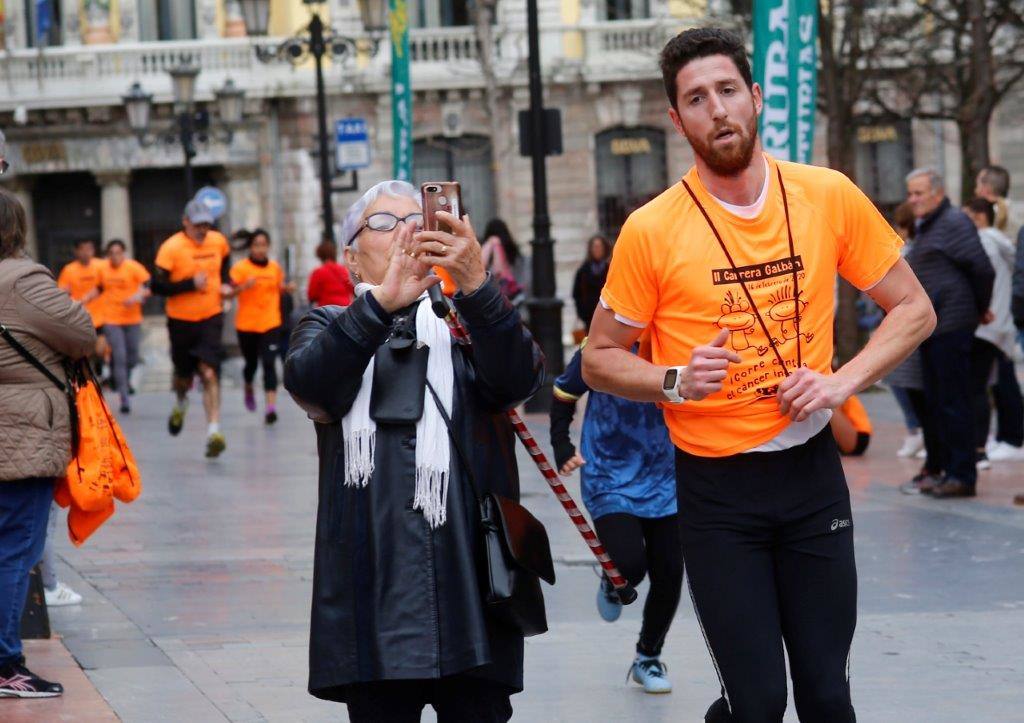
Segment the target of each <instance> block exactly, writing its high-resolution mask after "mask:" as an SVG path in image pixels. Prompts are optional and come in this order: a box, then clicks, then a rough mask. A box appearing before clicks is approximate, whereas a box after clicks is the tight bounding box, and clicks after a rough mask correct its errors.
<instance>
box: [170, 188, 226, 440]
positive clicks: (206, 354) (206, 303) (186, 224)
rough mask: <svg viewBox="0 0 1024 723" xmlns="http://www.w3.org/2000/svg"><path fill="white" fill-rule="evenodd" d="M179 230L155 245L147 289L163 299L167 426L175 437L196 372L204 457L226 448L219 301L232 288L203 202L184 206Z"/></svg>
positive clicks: (220, 238)
mask: <svg viewBox="0 0 1024 723" xmlns="http://www.w3.org/2000/svg"><path fill="white" fill-rule="evenodd" d="M181 222H182V230H181V231H179V232H178V233H176V234H174V235H173V236H171V237H170V238H169V239H167V240H166V241H164V242H163V243H162V244H161V245H160V250H159V251H158V252H157V255H156V269H155V273H154V275H153V291H154V292H155V293H157V294H160V295H162V296H166V297H167V307H166V311H167V330H168V332H169V334H170V339H171V361H172V362H173V364H174V392H175V394H176V395H177V400H176V402H175V404H174V409H173V410H172V411H171V416H170V419H169V420H168V422H167V428H168V430H169V431H170V433H171V435H172V436H177V434H178V433H179V432H181V428H182V426H183V425H184V423H185V413H186V411H187V410H188V390H189V388H190V387H191V386H192V379H193V377H195V375H196V374H198V375H199V378H200V379H201V380H202V383H203V407H204V408H205V410H206V421H207V425H208V429H207V438H206V456H207V457H210V458H213V457H217V456H218V455H219V454H220V453H221V452H223V451H224V449H225V448H226V446H227V445H226V442H225V440H224V435H223V434H222V433H221V431H220V379H219V377H220V363H221V359H222V358H223V348H222V344H221V333H222V331H223V329H224V309H223V299H224V297H227V296H231V295H232V294H233V290H232V287H231V284H230V279H229V278H228V271H229V267H230V253H231V249H230V247H229V246H228V241H227V239H226V238H225V237H224V235H223V234H221V233H220V232H219V231H215V230H213V223H214V216H213V214H212V213H211V212H210V209H209V208H208V207H207V206H206V204H204V203H202V202H201V201H197V200H195V199H193V200H192V201H189V203H188V205H187V206H185V213H184V215H183V218H182V220H181Z"/></svg>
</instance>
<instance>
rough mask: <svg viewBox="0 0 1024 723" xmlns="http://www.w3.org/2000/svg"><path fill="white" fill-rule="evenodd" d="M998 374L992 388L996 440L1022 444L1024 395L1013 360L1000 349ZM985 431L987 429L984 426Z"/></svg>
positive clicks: (997, 357)
mask: <svg viewBox="0 0 1024 723" xmlns="http://www.w3.org/2000/svg"><path fill="white" fill-rule="evenodd" d="M996 368H997V370H998V376H997V379H996V385H995V387H993V389H992V393H993V396H994V398H995V404H996V440H997V441H999V442H1006V443H1007V444H1012V445H1013V446H1014V447H1020V446H1021V445H1024V397H1022V396H1021V393H1020V384H1019V383H1018V382H1017V370H1016V369H1015V368H1014V366H1013V360H1012V359H1011V358H1010V357H1008V356H1006V354H1004V353H1003V352H1002V351H1001V350H1000V351H999V353H998V355H997V356H996ZM985 431H986V432H987V431H988V427H987V426H986V428H985Z"/></svg>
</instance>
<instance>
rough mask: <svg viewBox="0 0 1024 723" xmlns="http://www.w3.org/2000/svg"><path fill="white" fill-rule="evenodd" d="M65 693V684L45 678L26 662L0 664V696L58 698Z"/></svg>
mask: <svg viewBox="0 0 1024 723" xmlns="http://www.w3.org/2000/svg"><path fill="white" fill-rule="evenodd" d="M63 693H64V686H62V685H61V684H60V683H51V682H50V681H48V680H43V679H42V678H40V677H39V676H38V675H36V674H35V673H33V672H32V671H31V670H29V669H28V668H26V667H25V665H24V663H11V664H9V665H3V666H0V698H56V697H57V696H59V695H63Z"/></svg>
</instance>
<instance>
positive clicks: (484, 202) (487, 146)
mask: <svg viewBox="0 0 1024 723" xmlns="http://www.w3.org/2000/svg"><path fill="white" fill-rule="evenodd" d="M412 175H413V181H414V182H415V185H416V186H417V187H418V186H419V184H421V183H425V182H427V181H458V182H459V183H460V184H461V185H462V203H463V205H464V206H465V207H466V210H467V211H468V212H469V214H470V216H471V217H472V219H473V226H474V228H475V229H476V230H477V231H478V232H482V231H483V229H484V224H486V223H487V222H488V221H489V220H490V219H491V218H493V217H494V214H495V213H496V204H495V201H494V174H493V172H492V170H491V139H490V138H487V137H486V136H473V135H466V136H459V137H458V138H444V137H443V136H434V137H432V138H424V139H422V140H418V141H416V142H415V143H414V144H413V163H412ZM482 240H483V239H481V241H482Z"/></svg>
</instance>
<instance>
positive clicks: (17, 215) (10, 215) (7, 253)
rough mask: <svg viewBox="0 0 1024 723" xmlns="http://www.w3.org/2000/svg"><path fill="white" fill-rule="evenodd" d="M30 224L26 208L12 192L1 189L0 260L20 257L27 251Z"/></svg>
mask: <svg viewBox="0 0 1024 723" xmlns="http://www.w3.org/2000/svg"><path fill="white" fill-rule="evenodd" d="M27 227H28V222H27V221H26V220H25V207H24V206H22V205H21V201H19V200H18V197H17V196H15V195H14V194H13V193H11V192H10V191H8V190H6V189H4V188H0V259H8V258H11V257H12V256H19V255H21V252H22V251H24V250H25V234H26V228H27Z"/></svg>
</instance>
